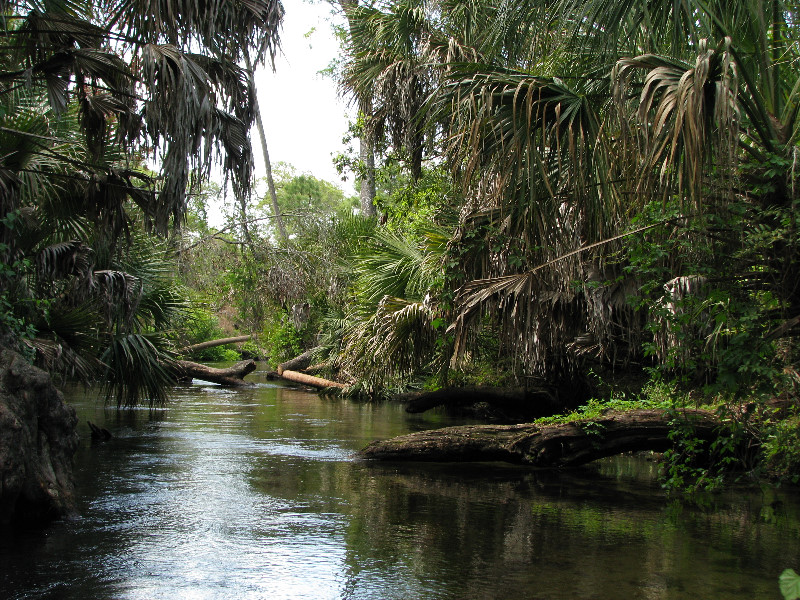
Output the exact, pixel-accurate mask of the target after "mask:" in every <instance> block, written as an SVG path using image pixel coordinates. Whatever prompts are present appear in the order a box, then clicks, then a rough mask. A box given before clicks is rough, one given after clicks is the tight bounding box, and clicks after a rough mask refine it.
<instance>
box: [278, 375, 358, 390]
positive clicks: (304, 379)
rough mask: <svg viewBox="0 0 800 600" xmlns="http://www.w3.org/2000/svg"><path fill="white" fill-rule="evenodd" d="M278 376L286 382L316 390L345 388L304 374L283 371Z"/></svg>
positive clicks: (341, 384) (334, 382)
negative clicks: (308, 386)
mask: <svg viewBox="0 0 800 600" xmlns="http://www.w3.org/2000/svg"><path fill="white" fill-rule="evenodd" d="M280 376H281V377H282V378H283V379H286V380H287V381H294V382H295V383H302V384H303V385H310V386H311V387H315V388H318V389H325V388H338V389H344V388H345V387H346V386H345V385H344V384H343V383H339V382H337V381H331V380H329V379H322V378H321V377H314V376H313V375H306V374H305V373H298V372H297V371H283V372H281V374H280Z"/></svg>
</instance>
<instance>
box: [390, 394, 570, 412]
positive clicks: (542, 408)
mask: <svg viewBox="0 0 800 600" xmlns="http://www.w3.org/2000/svg"><path fill="white" fill-rule="evenodd" d="M393 399H394V400H396V401H398V402H401V403H403V404H405V405H406V412H408V413H421V412H425V411H426V410H430V409H432V408H435V407H437V406H458V407H461V406H471V405H475V404H479V403H485V404H489V405H491V406H492V407H494V408H496V409H499V410H500V411H504V412H509V413H511V414H524V415H525V416H526V417H527V418H530V419H535V418H538V417H547V416H550V415H553V414H556V413H558V412H561V411H563V409H564V406H563V405H562V404H560V403H559V402H558V400H557V398H556V394H553V393H550V392H549V391H548V390H544V389H537V390H526V389H525V388H494V387H456V388H444V389H441V390H436V391H433V392H410V393H406V394H400V395H398V396H395V397H394V398H393Z"/></svg>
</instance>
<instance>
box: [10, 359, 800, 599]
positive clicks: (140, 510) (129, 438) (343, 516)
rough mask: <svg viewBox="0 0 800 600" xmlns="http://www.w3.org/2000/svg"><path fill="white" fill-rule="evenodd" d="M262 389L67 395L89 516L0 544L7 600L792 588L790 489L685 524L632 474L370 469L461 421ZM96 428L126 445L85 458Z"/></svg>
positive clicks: (632, 464)
mask: <svg viewBox="0 0 800 600" xmlns="http://www.w3.org/2000/svg"><path fill="white" fill-rule="evenodd" d="M262 376H263V375H262ZM251 377H253V378H254V379H255V380H256V381H260V382H261V383H259V385H258V386H257V387H255V388H253V389H247V390H239V391H231V390H225V389H222V388H220V387H217V386H214V385H211V384H202V383H200V384H195V385H191V386H185V387H182V388H179V389H178V390H177V394H176V397H175V399H174V401H172V402H171V403H170V404H169V406H168V407H167V408H165V409H160V410H156V411H150V410H147V409H140V410H135V411H127V412H123V413H118V412H117V411H116V410H112V409H105V408H104V407H103V403H102V401H100V400H97V399H96V398H95V397H94V396H92V395H87V394H86V393H85V392H83V391H82V390H73V391H71V392H70V393H69V394H68V398H69V400H70V401H71V402H72V403H73V404H74V405H75V406H76V408H77V409H78V413H79V416H80V418H81V425H80V431H81V433H82V436H83V437H82V445H81V448H80V450H79V451H78V454H77V456H76V470H77V479H78V482H77V484H78V488H77V489H78V493H79V496H80V517H79V518H77V519H73V520H67V521H62V522H58V523H55V524H54V525H52V526H50V527H48V528H47V529H45V530H44V531H40V532H33V533H25V534H23V533H15V534H10V535H7V536H5V537H4V539H2V541H0V598H2V599H3V600H6V599H23V598H37V599H39V598H52V599H59V600H61V599H73V598H74V599H78V600H91V599H112V598H113V599H117V598H119V599H131V600H134V599H135V600H153V599H161V598H163V599H170V600H172V599H192V600H194V599H217V598H222V599H228V598H230V599H270V600H272V599H301V598H310V599H314V600H324V599H376V600H379V599H380V600H383V599H395V598H396V599H429V598H430V599H433V598H436V599H439V598H453V599H480V598H502V599H506V598H514V599H517V598H519V599H522V598H528V599H562V598H563V599H570V600H573V599H576V598H578V599H583V598H585V599H603V600H605V599H609V600H611V599H614V600H618V599H638V598H641V599H662V598H663V599H675V600H677V599H699V598H725V599H726V600H735V599H745V598H746V599H748V600H751V599H760V598H778V599H779V598H781V596H780V593H779V591H778V575H779V574H780V573H781V571H782V570H783V569H785V568H790V567H791V568H795V569H797V570H800V497H799V495H798V493H797V491H789V490H778V491H775V490H772V489H768V488H756V489H741V490H735V491H731V492H726V493H725V494H724V495H720V496H717V497H715V498H714V499H713V502H712V503H711V504H709V505H706V506H703V507H700V506H689V505H687V504H685V503H683V504H681V503H677V502H673V501H670V500H668V499H667V498H666V497H665V496H664V494H663V493H662V491H661V490H660V488H659V486H658V483H657V481H656V479H655V477H654V475H655V472H656V468H657V467H656V466H655V465H654V464H653V463H652V462H648V461H647V460H645V459H643V458H630V457H627V458H618V459H613V460H608V461H602V462H601V463H598V464H596V465H594V466H591V467H586V468H582V469H575V470H569V471H565V472H560V473H548V472H534V471H531V470H529V469H526V468H519V467H513V466H506V465H499V464H470V465H441V464H373V463H366V462H361V461H357V460H354V459H353V458H352V454H353V452H354V451H355V450H357V449H359V448H360V447H362V446H364V445H366V444H367V443H368V442H370V441H371V440H373V439H378V438H386V437H390V436H394V435H400V434H403V433H407V432H410V431H416V430H421V429H427V428H433V427H441V426H445V425H451V424H457V423H459V421H457V420H455V419H453V418H449V417H447V416H445V415H443V414H441V413H433V414H427V415H408V414H406V413H404V412H403V410H402V408H401V407H398V406H395V405H391V404H380V405H374V404H360V403H353V402H349V401H345V400H335V399H325V398H320V397H318V396H317V395H315V394H308V393H305V392H301V391H296V390H292V389H288V388H284V387H280V386H278V385H273V384H270V383H268V382H266V381H265V380H263V379H262V378H260V377H259V373H256V374H254V375H253V376H251ZM87 419H88V420H91V421H93V422H95V423H98V424H100V425H102V426H105V427H106V428H108V429H109V430H110V431H111V432H112V433H113V434H114V436H115V437H114V439H113V440H111V441H110V442H107V443H104V444H101V445H96V446H91V445H90V442H89V435H88V427H87V426H86V420H87ZM460 422H463V421H460Z"/></svg>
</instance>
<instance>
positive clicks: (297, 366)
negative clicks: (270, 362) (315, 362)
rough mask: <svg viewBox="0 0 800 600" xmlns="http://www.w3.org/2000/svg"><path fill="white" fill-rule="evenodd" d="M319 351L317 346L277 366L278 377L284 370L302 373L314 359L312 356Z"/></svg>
mask: <svg viewBox="0 0 800 600" xmlns="http://www.w3.org/2000/svg"><path fill="white" fill-rule="evenodd" d="M318 351H319V346H317V347H316V348H312V349H311V350H306V351H305V352H303V353H302V354H301V355H300V356H296V357H294V358H293V359H292V360H287V361H286V362H284V363H281V364H279V365H278V375H283V372H284V370H286V371H302V370H303V369H305V368H306V367H308V366H309V365H310V364H311V360H312V359H313V357H314V354H315V353H317V352H318Z"/></svg>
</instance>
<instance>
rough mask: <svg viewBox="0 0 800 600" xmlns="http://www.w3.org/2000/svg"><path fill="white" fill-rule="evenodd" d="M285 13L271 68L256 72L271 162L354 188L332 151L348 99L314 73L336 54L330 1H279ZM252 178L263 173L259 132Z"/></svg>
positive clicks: (345, 118) (344, 121) (344, 120)
mask: <svg viewBox="0 0 800 600" xmlns="http://www.w3.org/2000/svg"><path fill="white" fill-rule="evenodd" d="M283 6H284V9H285V11H286V14H285V16H284V21H283V29H282V31H281V34H280V38H281V47H282V53H281V55H279V56H278V57H276V60H275V72H274V73H273V72H272V70H271V69H269V68H266V69H265V68H260V69H259V70H258V71H257V72H256V88H257V91H258V103H259V106H260V108H261V113H262V116H263V119H264V129H265V133H266V138H267V146H268V147H269V155H270V162H272V164H273V165H275V164H277V163H278V162H281V161H282V162H286V163H289V164H291V165H293V166H294V167H295V168H296V169H297V171H298V173H310V174H312V175H314V176H315V177H317V178H319V179H324V180H326V181H330V182H331V183H335V184H337V185H339V186H340V187H341V188H342V189H343V190H344V191H345V192H346V193H348V194H351V193H354V191H353V183H352V177H351V178H350V180H349V181H348V182H346V183H344V182H342V181H341V177H340V176H339V174H338V173H337V172H336V169H335V168H334V166H333V162H332V160H331V155H332V154H335V153H338V152H341V151H342V150H343V149H344V146H343V144H342V137H343V136H344V134H345V133H346V132H347V126H348V116H347V113H348V112H354V111H352V110H349V109H348V103H347V101H346V100H345V99H342V98H340V97H339V95H338V91H337V89H336V84H335V82H334V81H333V80H332V79H331V78H330V77H325V76H323V75H320V74H319V71H321V70H323V69H325V68H327V67H328V65H329V64H330V62H331V60H333V59H334V58H336V57H338V56H339V54H340V50H339V42H338V40H337V39H336V38H335V37H334V35H333V30H332V24H331V23H332V20H331V19H332V12H331V5H330V4H329V3H328V2H326V1H325V0H317V1H316V2H314V3H310V2H307V1H304V0H283ZM251 139H252V144H253V152H254V155H255V160H256V179H258V178H260V177H263V176H264V174H265V172H264V160H263V156H262V153H261V143H260V141H259V138H258V131H257V130H256V129H255V128H253V130H252V132H251Z"/></svg>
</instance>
